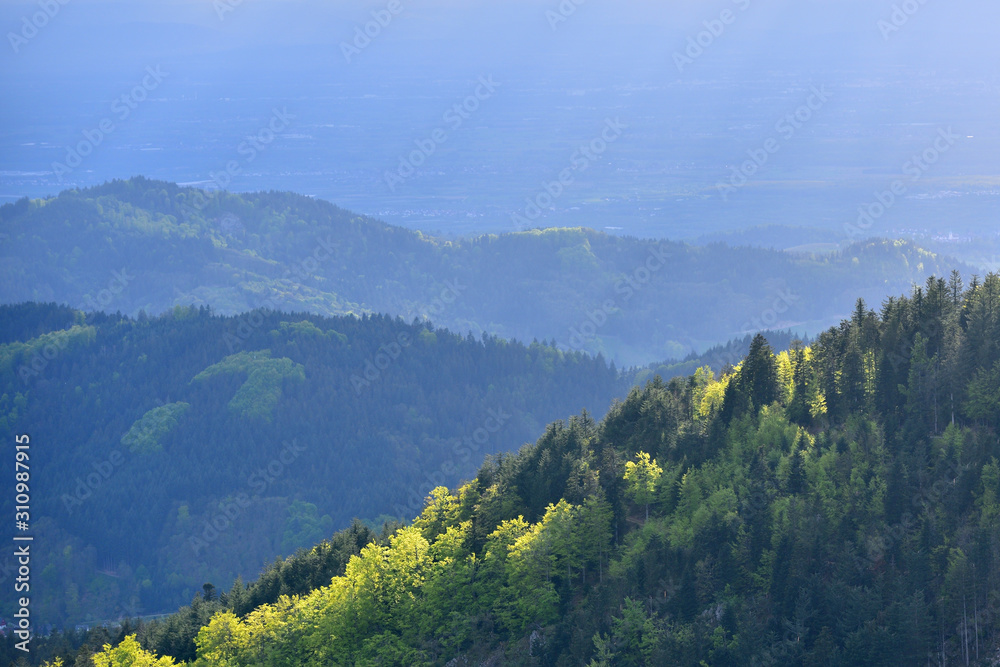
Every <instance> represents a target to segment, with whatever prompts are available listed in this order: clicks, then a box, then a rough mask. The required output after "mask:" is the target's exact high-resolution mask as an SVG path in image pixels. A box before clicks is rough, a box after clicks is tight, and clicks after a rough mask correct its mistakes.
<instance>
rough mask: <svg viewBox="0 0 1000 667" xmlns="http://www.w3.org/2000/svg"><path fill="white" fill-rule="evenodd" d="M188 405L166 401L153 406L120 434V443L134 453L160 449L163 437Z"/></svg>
mask: <svg viewBox="0 0 1000 667" xmlns="http://www.w3.org/2000/svg"><path fill="white" fill-rule="evenodd" d="M190 407H191V405H190V404H189V403H168V404H167V405H161V406H160V407H157V408H153V409H152V410H150V411H149V412H147V413H146V414H144V415H143V416H142V417H140V418H139V419H137V420H136V422H135V423H134V424H132V428H130V429H129V430H128V433H126V434H125V435H123V436H122V444H123V445H125V446H126V447H128V448H129V449H130V450H132V451H133V452H134V453H136V454H150V453H152V452H158V451H160V450H161V449H163V444H162V440H163V437H164V436H165V435H167V434H168V433H170V431H172V430H173V429H174V427H175V426H177V422H178V420H179V419H180V417H181V415H183V414H184V413H185V412H187V410H188V408H190Z"/></svg>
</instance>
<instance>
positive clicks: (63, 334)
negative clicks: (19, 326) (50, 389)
mask: <svg viewBox="0 0 1000 667" xmlns="http://www.w3.org/2000/svg"><path fill="white" fill-rule="evenodd" d="M95 340H97V330H96V329H95V328H94V327H92V326H89V325H80V324H74V325H73V326H71V327H70V328H69V329H61V330H59V331H50V332H49V333H44V334H42V335H41V336H38V337H37V338H32V339H31V340H29V341H26V342H23V343H22V342H14V343H7V344H6V345H0V371H3V370H9V369H11V368H12V367H13V364H14V363H15V361H19V362H20V364H23V365H24V366H25V367H26V368H29V369H30V368H32V366H31V362H32V358H33V357H34V356H35V355H41V358H42V359H43V360H44V361H48V360H49V359H53V358H55V357H56V356H57V355H59V354H62V353H64V352H66V351H72V350H74V349H76V348H79V347H84V346H87V345H92V344H93V342H94V341H95Z"/></svg>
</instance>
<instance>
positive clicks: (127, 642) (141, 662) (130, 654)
mask: <svg viewBox="0 0 1000 667" xmlns="http://www.w3.org/2000/svg"><path fill="white" fill-rule="evenodd" d="M93 661H94V667H173V665H176V664H177V663H176V662H174V659H173V658H170V657H164V658H157V657H156V656H155V655H153V654H152V653H150V652H148V651H144V650H143V649H142V647H141V646H139V642H137V641H136V639H135V635H129V636H128V637H126V638H125V639H124V640H123V641H122V643H121V644H119V645H118V646H115V647H114V648H112V647H111V644H105V645H104V650H103V651H101V652H100V653H98V654H97V655H95V656H94V657H93Z"/></svg>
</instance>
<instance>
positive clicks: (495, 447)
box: [0, 304, 627, 624]
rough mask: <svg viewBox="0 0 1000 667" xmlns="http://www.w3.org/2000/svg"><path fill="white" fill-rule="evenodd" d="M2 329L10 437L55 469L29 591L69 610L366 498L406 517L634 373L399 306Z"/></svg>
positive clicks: (308, 533)
mask: <svg viewBox="0 0 1000 667" xmlns="http://www.w3.org/2000/svg"><path fill="white" fill-rule="evenodd" d="M0 329H2V330H3V331H5V332H8V338H12V339H14V340H9V341H8V342H7V343H5V344H0V437H3V438H6V439H7V440H8V441H10V440H12V439H13V437H14V434H17V433H27V434H29V435H30V437H31V439H32V443H33V445H32V446H33V449H32V451H33V452H34V457H35V458H34V459H33V463H34V464H35V465H37V466H38V469H39V470H40V471H44V474H43V473H41V472H40V473H39V474H38V475H37V476H36V478H35V479H33V483H34V486H33V490H34V491H35V495H34V496H33V498H34V500H35V502H34V504H33V506H32V514H33V516H34V522H33V523H34V526H35V527H36V528H37V531H38V542H37V547H36V548H37V549H39V554H38V558H39V559H40V560H39V562H42V561H44V562H46V563H47V565H48V567H47V568H46V571H45V573H43V574H42V575H41V576H42V579H43V582H44V585H43V586H42V587H41V590H42V591H44V594H39V595H37V596H35V597H33V603H34V604H36V605H37V611H38V617H39V618H44V619H46V621H47V622H50V623H54V624H61V623H63V622H67V621H72V622H82V621H94V620H101V619H107V618H113V617H116V616H118V615H119V614H122V613H124V614H126V615H132V614H139V613H152V612H158V611H161V610H163V609H172V608H176V606H177V605H179V604H182V603H184V602H187V601H189V600H190V599H191V595H192V594H193V592H194V591H196V590H200V587H201V585H202V584H203V583H204V582H206V581H215V582H217V583H219V584H220V585H223V584H225V585H226V586H228V584H229V582H231V581H232V580H233V579H234V578H235V577H236V576H237V575H242V576H243V577H245V578H246V577H250V576H253V575H255V574H257V572H259V568H260V567H261V565H262V564H263V563H266V562H268V561H270V560H271V559H273V558H274V557H276V556H277V555H279V554H285V555H287V554H290V553H293V552H294V551H295V550H296V549H297V548H299V547H303V546H309V545H312V544H314V543H316V542H317V541H319V540H320V539H322V538H323V537H325V536H328V535H330V534H331V533H332V531H333V530H334V529H339V528H343V527H345V526H347V525H349V523H350V522H351V520H352V518H354V517H360V518H363V519H375V518H376V517H378V516H379V515H389V516H396V517H410V516H412V515H413V514H415V513H416V512H418V511H419V508H420V507H421V506H422V503H423V498H424V496H426V494H427V493H428V492H429V491H430V490H431V489H432V488H434V487H435V486H438V485H441V484H446V485H454V484H457V483H459V482H460V481H461V480H463V479H468V478H469V477H472V476H474V475H475V471H476V470H477V469H478V467H479V465H480V464H481V463H482V461H483V459H484V457H485V456H487V455H488V454H490V453H494V452H503V451H510V450H512V449H515V448H516V447H518V446H520V445H521V444H522V443H524V442H526V441H530V440H534V439H535V438H536V437H537V436H538V434H540V433H541V432H542V431H543V429H544V425H545V424H546V423H547V422H549V421H551V420H553V419H555V418H557V417H560V416H562V415H566V414H569V413H572V412H574V411H576V410H578V409H579V407H580V406H587V407H588V408H589V409H590V410H592V411H594V412H595V413H596V414H603V412H604V411H605V410H606V409H607V407H608V405H609V404H610V402H611V400H612V397H613V396H615V395H618V394H620V393H621V391H622V390H623V389H624V388H625V387H627V384H625V383H624V381H623V379H622V378H621V377H620V376H619V374H618V372H617V371H616V370H615V369H614V368H613V367H609V366H608V365H607V364H606V363H605V362H604V360H602V359H594V358H591V357H588V356H585V355H583V354H582V353H574V354H565V353H562V352H559V351H558V350H555V349H553V348H550V347H546V346H543V345H540V344H532V345H528V346H525V345H522V344H520V343H515V342H507V341H503V340H499V339H496V338H490V337H484V338H483V339H482V340H475V339H473V338H472V337H471V336H466V337H462V336H458V335H455V334H452V333H449V332H447V331H445V330H441V329H433V328H430V327H429V326H428V325H425V324H407V323H404V322H403V321H401V320H399V319H393V318H389V317H384V316H377V317H368V316H366V317H364V318H357V317H353V316H344V317H337V318H323V317H319V316H315V315H306V314H287V313H277V312H270V311H268V312H261V311H254V312H251V313H249V314H247V315H245V316H242V317H240V318H235V317H221V316H214V315H211V314H210V313H209V312H208V311H207V309H201V310H199V309H184V308H177V309H175V310H174V311H171V312H170V313H168V314H165V315H163V316H160V317H157V318H147V317H140V318H139V319H137V320H134V319H128V318H124V317H120V316H109V315H104V314H100V313H97V314H94V313H91V314H88V315H84V314H83V313H81V312H79V311H74V310H71V309H69V308H66V307H59V306H54V305H50V306H39V305H35V304H26V305H22V306H2V307H0ZM10 466H12V463H11V462H10V460H8V461H4V462H3V463H2V464H0V470H3V471H5V472H9V473H10V474H11V475H13V472H12V471H11V469H10ZM12 502H13V496H10V497H7V498H4V499H3V500H2V501H0V508H2V511H7V510H10V511H11V512H12V511H13V506H12V505H11V503H12ZM7 564H8V559H4V560H0V566H3V565H7ZM3 571H4V572H7V573H9V568H4V570H3ZM8 602H9V601H8ZM4 604H6V603H4ZM6 611H8V610H6V609H3V611H2V612H0V615H3V616H7V614H6V613H3V612H6Z"/></svg>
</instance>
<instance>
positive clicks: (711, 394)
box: [695, 364, 742, 421]
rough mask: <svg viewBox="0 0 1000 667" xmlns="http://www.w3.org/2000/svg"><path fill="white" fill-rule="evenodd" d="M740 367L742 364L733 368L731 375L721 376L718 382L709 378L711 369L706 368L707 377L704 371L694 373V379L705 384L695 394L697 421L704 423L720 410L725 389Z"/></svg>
mask: <svg viewBox="0 0 1000 667" xmlns="http://www.w3.org/2000/svg"><path fill="white" fill-rule="evenodd" d="M740 366H742V364H740V365H739V366H737V367H736V368H734V369H733V372H732V373H730V374H728V375H723V376H722V377H721V378H720V379H718V380H716V379H714V378H712V377H711V375H712V372H711V369H708V368H707V367H706V369H707V376H706V370H702V369H699V370H698V372H696V377H699V379H700V381H701V382H705V384H703V385H700V387H699V391H698V393H697V394H696V402H695V407H696V409H697V413H696V414H697V417H698V419H700V420H703V421H704V420H706V419H708V418H709V417H710V416H711V415H713V414H715V413H716V412H718V411H719V410H721V409H722V402H723V400H724V399H725V397H726V388H727V387H728V386H729V383H730V382H731V381H732V380H733V378H735V377H736V374H737V373H738V372H739V369H740ZM698 373H701V375H700V376H699V375H698ZM706 380H707V382H706Z"/></svg>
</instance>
